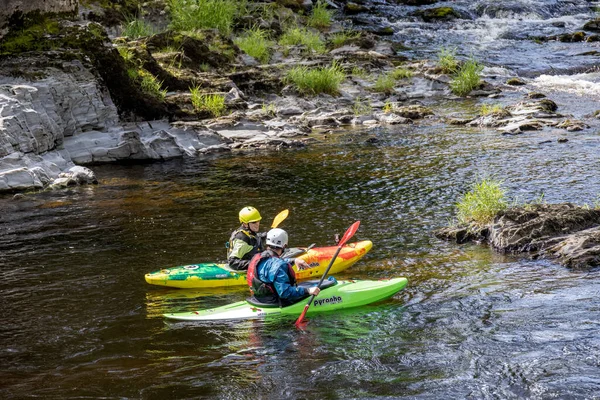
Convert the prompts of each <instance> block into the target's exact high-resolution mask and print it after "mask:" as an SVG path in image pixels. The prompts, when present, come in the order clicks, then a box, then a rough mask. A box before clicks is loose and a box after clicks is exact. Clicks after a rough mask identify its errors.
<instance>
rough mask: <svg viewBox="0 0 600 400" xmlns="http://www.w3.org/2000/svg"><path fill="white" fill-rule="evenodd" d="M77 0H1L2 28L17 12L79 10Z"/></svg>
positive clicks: (0, 25) (0, 15) (0, 16)
mask: <svg viewBox="0 0 600 400" xmlns="http://www.w3.org/2000/svg"><path fill="white" fill-rule="evenodd" d="M77 6H78V1H77V0H0V28H1V27H3V26H4V25H6V23H7V22H8V19H9V18H10V16H11V15H13V14H14V13H15V12H21V13H23V14H27V13H30V12H34V11H39V12H42V13H63V12H75V11H77Z"/></svg>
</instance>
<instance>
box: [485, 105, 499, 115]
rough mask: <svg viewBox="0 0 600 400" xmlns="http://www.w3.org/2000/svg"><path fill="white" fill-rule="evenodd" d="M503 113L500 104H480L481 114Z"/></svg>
mask: <svg viewBox="0 0 600 400" xmlns="http://www.w3.org/2000/svg"><path fill="white" fill-rule="evenodd" d="M501 113H504V108H502V106H501V105H500V104H493V105H491V104H483V105H482V106H481V115H489V114H501Z"/></svg>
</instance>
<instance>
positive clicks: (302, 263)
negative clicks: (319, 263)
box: [284, 258, 310, 270]
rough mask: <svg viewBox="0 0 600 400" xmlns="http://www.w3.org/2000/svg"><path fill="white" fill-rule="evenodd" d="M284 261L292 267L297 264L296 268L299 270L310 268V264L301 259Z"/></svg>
mask: <svg viewBox="0 0 600 400" xmlns="http://www.w3.org/2000/svg"><path fill="white" fill-rule="evenodd" d="M284 260H285V261H286V262H288V263H290V264H292V265H293V264H296V266H297V267H298V269H299V270H303V269H309V268H310V264H308V263H307V262H306V261H304V260H303V259H301V258H285V259H284Z"/></svg>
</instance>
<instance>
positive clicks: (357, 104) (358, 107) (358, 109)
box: [352, 97, 373, 116]
mask: <svg viewBox="0 0 600 400" xmlns="http://www.w3.org/2000/svg"><path fill="white" fill-rule="evenodd" d="M352 111H353V112H354V115H355V116H359V115H367V114H371V113H372V112H373V107H372V106H371V103H370V102H369V100H368V99H366V100H363V99H361V98H360V97H357V98H356V99H354V104H353V105H352Z"/></svg>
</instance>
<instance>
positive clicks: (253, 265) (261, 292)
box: [246, 250, 296, 303]
mask: <svg viewBox="0 0 600 400" xmlns="http://www.w3.org/2000/svg"><path fill="white" fill-rule="evenodd" d="M273 257H276V258H279V257H278V256H277V255H276V254H275V253H273V251H272V250H266V251H263V252H262V253H260V254H256V255H255V256H254V257H252V260H250V264H249V265H248V272H247V273H246V282H248V287H249V288H250V292H252V294H253V295H254V297H256V298H257V299H260V300H261V301H263V302H267V303H268V302H273V303H275V302H277V301H279V302H280V303H281V301H280V299H279V295H278V294H277V290H276V289H275V285H274V284H273V283H272V282H264V281H262V280H261V279H260V278H259V277H258V272H257V268H258V264H260V263H261V262H262V261H264V260H267V259H269V258H273ZM287 274H288V277H289V279H290V284H291V285H293V286H295V285H296V273H295V272H294V269H293V268H292V265H291V264H290V263H287Z"/></svg>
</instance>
